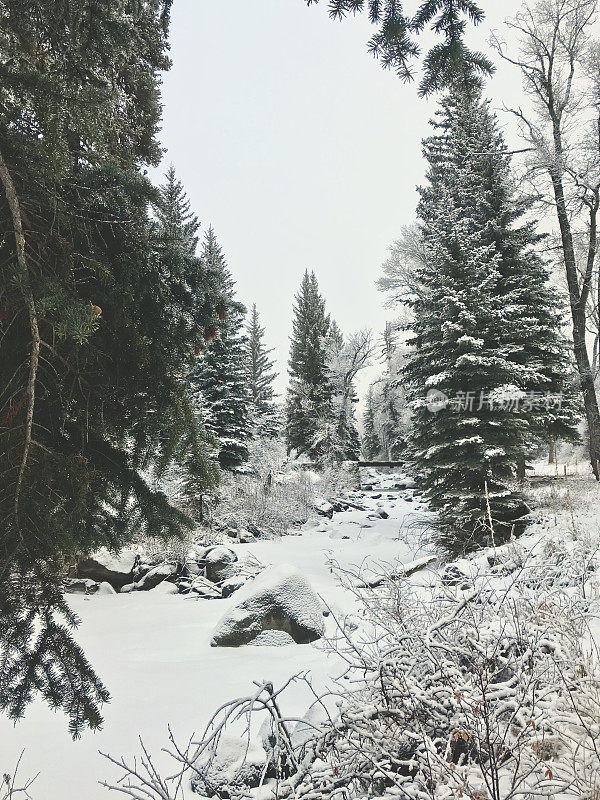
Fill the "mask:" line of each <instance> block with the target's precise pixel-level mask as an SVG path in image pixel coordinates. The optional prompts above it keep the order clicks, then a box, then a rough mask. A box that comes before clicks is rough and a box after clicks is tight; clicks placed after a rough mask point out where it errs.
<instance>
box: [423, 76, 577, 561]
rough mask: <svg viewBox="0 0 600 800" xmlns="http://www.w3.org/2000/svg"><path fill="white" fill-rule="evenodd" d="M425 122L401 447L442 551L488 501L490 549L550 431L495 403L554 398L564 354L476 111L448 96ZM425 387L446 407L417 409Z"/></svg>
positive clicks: (531, 415) (532, 415)
mask: <svg viewBox="0 0 600 800" xmlns="http://www.w3.org/2000/svg"><path fill="white" fill-rule="evenodd" d="M434 125H435V128H436V133H435V135H434V136H432V137H431V138H429V139H427V140H426V141H425V143H424V150H425V156H426V158H427V160H428V162H429V171H428V175H427V177H428V185H427V186H426V187H425V188H423V189H421V190H420V193H421V200H420V204H419V210H418V213H419V218H420V221H421V226H422V233H423V238H424V243H425V246H426V250H427V258H426V261H427V263H426V264H425V265H424V266H423V267H421V268H420V269H419V270H418V273H417V278H418V280H419V282H420V292H419V297H418V298H417V299H416V300H415V301H414V305H413V311H414V318H415V319H414V323H413V330H414V333H415V339H414V342H413V344H414V345H415V349H414V352H413V353H412V355H411V357H410V359H409V363H408V365H407V373H408V376H409V378H410V380H411V383H412V397H413V400H414V428H413V436H412V443H411V447H412V455H413V460H414V464H415V466H416V468H417V470H418V471H419V472H420V473H421V475H422V480H423V483H424V487H425V489H426V493H427V496H428V498H429V501H430V503H431V505H432V507H433V508H434V509H435V510H437V511H438V512H439V515H440V527H441V529H442V531H443V532H444V537H443V540H444V543H445V544H446V545H447V546H449V547H450V548H452V549H455V550H461V549H464V548H466V547H470V546H473V544H475V543H477V542H481V541H485V540H486V539H487V538H489V536H490V533H491V531H490V525H489V523H488V521H487V516H488V511H487V503H488V502H489V508H490V513H491V517H492V520H493V525H494V530H495V536H496V540H499V539H501V538H504V537H506V536H508V535H509V534H510V533H511V531H513V530H515V531H516V532H518V531H519V530H520V529H522V527H523V526H524V522H525V518H526V515H527V511H528V509H527V507H526V505H525V503H524V501H523V498H522V496H521V495H520V493H519V492H518V491H517V490H516V489H514V488H511V487H512V484H513V481H514V479H515V477H516V475H517V473H518V471H519V465H522V463H523V461H524V459H525V458H526V456H527V454H528V452H529V449H530V446H531V440H532V437H533V436H534V435H540V434H541V432H542V429H543V428H547V427H548V426H549V425H554V424H555V420H554V419H553V418H552V417H549V416H548V415H545V414H542V413H539V412H538V411H536V410H535V409H534V410H531V409H528V407H527V404H526V403H523V402H521V403H519V404H517V407H516V408H515V407H514V403H513V402H511V403H506V402H504V403H502V402H498V401H499V399H500V398H502V396H506V393H507V392H508V395H509V396H510V397H511V398H513V397H515V396H518V394H519V393H521V396H522V395H523V394H524V393H530V392H538V391H542V390H543V391H544V392H546V391H551V392H557V391H562V389H563V388H564V375H565V355H564V352H565V351H564V347H563V345H562V344H561V337H560V313H559V307H558V302H557V299H556V297H555V295H554V293H553V292H552V291H551V290H550V288H549V287H548V283H547V277H548V276H547V273H546V271H545V269H544V267H543V264H542V262H541V261H540V258H539V257H538V256H537V255H536V252H535V246H536V245H537V243H538V240H539V237H537V236H536V235H535V233H534V231H533V228H532V226H531V225H527V224H519V220H520V218H521V217H522V215H523V208H522V206H521V205H519V204H518V203H517V202H515V200H514V197H513V188H512V181H511V176H510V169H509V158H508V156H507V155H506V152H505V150H506V148H505V145H504V143H503V140H502V136H501V134H500V133H499V132H498V129H497V124H496V122H495V119H494V117H493V115H492V114H491V112H490V111H489V107H488V104H487V103H485V102H483V101H482V100H481V98H480V94H479V93H478V92H466V91H465V90H464V87H463V88H462V89H461V90H458V89H455V90H454V91H452V92H451V93H450V94H449V95H448V96H447V97H446V98H445V100H444V102H443V103H442V109H441V113H440V115H439V118H438V119H437V120H436V122H435V123H434ZM434 390H435V391H437V392H441V393H443V394H444V395H446V396H447V397H448V398H449V399H450V402H449V404H448V405H447V406H446V407H443V408H441V410H439V409H438V410H436V407H435V406H432V405H431V404H430V405H429V407H428V405H427V397H428V392H429V393H430V392H432V391H434ZM494 398H495V402H494ZM429 399H430V400H431V399H432V398H431V394H430V395H429ZM433 399H435V398H433ZM567 427H568V426H567ZM486 494H487V496H486Z"/></svg>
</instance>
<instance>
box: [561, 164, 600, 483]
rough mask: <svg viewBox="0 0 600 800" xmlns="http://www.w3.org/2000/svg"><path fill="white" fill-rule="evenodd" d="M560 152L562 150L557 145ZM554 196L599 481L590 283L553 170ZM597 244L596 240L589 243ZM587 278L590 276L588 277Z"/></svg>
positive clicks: (598, 414)
mask: <svg viewBox="0 0 600 800" xmlns="http://www.w3.org/2000/svg"><path fill="white" fill-rule="evenodd" d="M557 155H558V156H560V155H561V151H560V150H559V148H557ZM551 178H552V186H553V189H554V198H555V201H556V213H557V216H558V224H559V226H560V235H561V241H562V249H563V257H564V261H565V270H566V274H567V284H568V287H569V300H570V306H571V318H572V322H573V350H574V353H575V361H576V363H577V371H578V372H579V382H580V386H581V393H582V395H583V405H584V408H585V416H586V419H587V424H588V430H589V453H590V461H591V465H592V471H593V473H594V476H595V478H596V480H600V474H599V472H598V461H599V459H600V411H599V410H598V398H597V397H596V387H595V385H594V377H593V374H592V366H591V364H590V359H589V355H588V350H587V346H586V342H585V334H586V319H585V305H586V300H587V294H588V291H589V286H588V285H586V283H585V279H584V285H583V286H582V288H581V290H580V289H579V278H578V274H577V262H576V259H575V248H574V246H573V235H572V232H571V222H570V220H569V214H568V211H567V207H566V203H565V193H564V187H563V182H562V178H561V175H560V174H559V173H557V172H553V173H551ZM590 245H591V246H592V245H593V247H594V250H595V242H593V243H592V242H590ZM586 278H587V276H586Z"/></svg>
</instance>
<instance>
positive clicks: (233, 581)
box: [221, 575, 248, 597]
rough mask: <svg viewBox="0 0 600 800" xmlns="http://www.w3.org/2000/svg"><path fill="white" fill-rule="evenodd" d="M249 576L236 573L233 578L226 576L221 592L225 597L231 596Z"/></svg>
mask: <svg viewBox="0 0 600 800" xmlns="http://www.w3.org/2000/svg"><path fill="white" fill-rule="evenodd" d="M247 580H248V578H247V577H245V576H244V575H234V576H233V577H232V578H225V580H224V581H223V583H222V584H221V594H222V596H223V597H230V596H231V595H232V594H233V593H234V592H237V590H238V589H241V588H242V586H243V585H244V584H245V583H246V582H247Z"/></svg>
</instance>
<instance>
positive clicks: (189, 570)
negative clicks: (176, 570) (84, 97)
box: [182, 558, 202, 578]
mask: <svg viewBox="0 0 600 800" xmlns="http://www.w3.org/2000/svg"><path fill="white" fill-rule="evenodd" d="M201 572H202V568H201V567H200V566H199V564H198V562H197V561H196V559H194V558H187V559H186V561H185V564H184V565H183V570H182V575H183V576H185V577H186V578H195V577H196V575H200V573H201Z"/></svg>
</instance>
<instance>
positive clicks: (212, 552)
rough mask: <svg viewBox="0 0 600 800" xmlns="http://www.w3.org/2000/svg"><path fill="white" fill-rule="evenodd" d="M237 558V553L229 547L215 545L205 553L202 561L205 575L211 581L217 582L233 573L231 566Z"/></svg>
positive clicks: (233, 568)
mask: <svg viewBox="0 0 600 800" xmlns="http://www.w3.org/2000/svg"><path fill="white" fill-rule="evenodd" d="M237 560H238V557H237V554H236V553H235V551H234V550H232V549H231V548H230V547H225V545H216V546H215V547H211V548H210V549H209V550H208V551H207V552H206V553H205V554H204V558H203V559H202V562H203V563H204V566H205V568H206V577H207V578H208V580H209V581H212V583H219V582H220V581H223V580H225V578H230V577H231V576H232V575H234V574H235V571H236V569H235V567H234V566H233V565H234V564H235V562H236V561H237Z"/></svg>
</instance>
